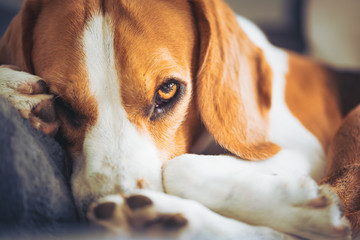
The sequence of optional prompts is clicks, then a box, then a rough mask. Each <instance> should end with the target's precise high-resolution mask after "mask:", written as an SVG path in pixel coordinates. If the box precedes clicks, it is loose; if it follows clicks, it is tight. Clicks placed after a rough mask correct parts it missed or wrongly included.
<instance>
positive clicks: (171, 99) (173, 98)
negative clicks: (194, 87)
mask: <svg viewBox="0 0 360 240" xmlns="http://www.w3.org/2000/svg"><path fill="white" fill-rule="evenodd" d="M184 92H185V84H184V83H181V82H179V81H177V80H175V79H170V80H169V81H167V82H166V83H164V84H162V85H161V86H160V87H159V88H158V90H157V91H156V93H155V96H154V105H153V107H152V111H151V116H150V119H151V120H155V119H157V118H159V117H161V116H162V115H164V114H165V113H166V112H168V111H169V110H171V109H172V108H173V107H174V106H175V103H176V102H177V100H179V98H180V97H181V96H182V95H183V93H184Z"/></svg>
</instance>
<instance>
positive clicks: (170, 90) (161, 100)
mask: <svg viewBox="0 0 360 240" xmlns="http://www.w3.org/2000/svg"><path fill="white" fill-rule="evenodd" d="M177 92H178V85H177V84H176V83H174V82H168V83H165V84H163V85H161V87H160V88H159V90H158V91H157V96H156V100H155V103H156V107H159V106H161V105H163V104H165V103H168V102H169V101H170V100H171V99H173V98H174V97H175V95H176V93H177Z"/></svg>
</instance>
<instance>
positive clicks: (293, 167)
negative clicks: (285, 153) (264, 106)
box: [237, 16, 325, 180]
mask: <svg viewBox="0 0 360 240" xmlns="http://www.w3.org/2000/svg"><path fill="white" fill-rule="evenodd" d="M237 19H238V22H239V24H240V26H241V27H242V29H243V30H244V31H245V32H246V34H247V36H248V37H249V38H250V39H251V40H252V41H253V42H254V43H255V44H256V45H257V46H258V47H260V48H261V49H262V50H263V53H264V55H265V58H266V60H267V61H268V63H269V65H270V67H271V70H272V73H273V77H272V84H273V85H272V86H273V87H272V99H271V110H270V116H269V117H270V129H269V130H270V132H269V134H270V140H271V141H272V142H274V143H276V144H278V145H279V146H280V147H282V148H283V149H289V150H290V149H291V150H296V151H297V153H295V154H296V155H298V156H297V157H296V159H299V160H300V161H296V160H295V159H283V160H284V161H279V162H278V164H275V165H273V167H274V168H276V169H277V170H278V171H285V172H289V171H291V172H299V173H302V174H306V175H310V176H311V177H313V178H314V179H315V180H320V179H321V177H323V175H324V170H325V154H324V151H323V148H322V146H321V144H320V142H319V141H318V140H317V138H316V137H315V136H314V135H313V134H311V133H310V132H309V131H308V130H307V129H306V128H305V127H304V126H303V125H302V124H301V122H300V121H299V120H298V119H297V118H296V117H295V116H294V115H292V114H291V112H290V110H289V109H288V107H287V105H286V102H285V83H286V79H285V75H286V74H287V72H288V56H287V53H286V52H285V51H284V50H281V49H279V48H276V47H274V46H272V45H271V44H270V43H269V42H268V41H267V39H266V37H265V36H264V34H263V33H262V32H261V31H260V30H259V28H257V27H256V26H255V25H254V24H253V23H252V22H250V21H249V20H247V19H245V18H243V17H240V16H238V17H237Z"/></svg>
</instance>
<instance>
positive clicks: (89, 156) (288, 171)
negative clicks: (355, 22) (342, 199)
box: [0, 0, 350, 239]
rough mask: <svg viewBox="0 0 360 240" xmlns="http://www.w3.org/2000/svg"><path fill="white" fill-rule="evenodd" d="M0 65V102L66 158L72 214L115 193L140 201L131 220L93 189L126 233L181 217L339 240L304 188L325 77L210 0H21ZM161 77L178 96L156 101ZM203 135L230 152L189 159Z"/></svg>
mask: <svg viewBox="0 0 360 240" xmlns="http://www.w3.org/2000/svg"><path fill="white" fill-rule="evenodd" d="M0 64H4V66H2V67H1V68H0V96H2V97H5V98H7V99H8V100H9V101H10V102H11V103H12V104H13V106H14V107H15V108H17V109H18V110H19V111H20V112H21V114H22V115H23V116H24V117H26V118H29V119H30V121H31V122H32V123H33V125H34V126H35V127H36V128H38V129H40V130H42V131H44V132H47V133H52V134H55V132H56V131H57V130H58V132H57V137H58V139H59V140H60V141H61V142H62V144H63V146H64V147H65V148H66V149H67V150H68V151H69V153H70V154H71V155H72V157H73V175H72V190H73V194H74V197H75V200H76V203H77V206H78V208H79V209H80V210H86V209H87V207H88V206H89V203H90V202H91V201H93V200H96V199H99V198H101V197H104V196H106V195H109V194H116V193H122V194H138V195H137V196H142V197H143V199H144V198H146V199H148V200H149V201H150V202H151V203H152V204H150V205H152V207H151V210H149V209H148V211H147V212H146V213H145V212H143V213H142V214H140V217H139V214H138V213H134V212H131V211H128V206H127V203H126V201H124V199H125V200H126V198H124V197H123V196H121V195H117V196H109V197H105V198H104V199H102V200H100V203H99V205H95V207H94V206H93V207H92V208H91V209H90V213H89V218H90V219H92V220H93V221H95V222H98V223H100V224H103V225H105V226H107V227H109V228H111V229H113V230H115V231H120V232H123V233H130V232H131V227H132V223H133V222H136V221H134V219H135V220H138V221H140V219H141V221H143V220H144V219H145V220H146V219H148V220H149V221H151V220H153V219H152V218H154V216H157V217H158V216H160V215H161V216H163V215H164V214H165V215H166V214H167V215H166V216H168V215H169V214H170V215H171V214H175V215H176V214H177V213H181V214H182V215H181V216H182V217H181V218H183V220H184V219H186V220H185V222H186V223H187V224H185V225H186V227H185V228H184V229H182V232H181V234H182V235H180V236H181V237H193V238H195V237H203V238H206V237H209V236H212V237H214V236H217V237H223V238H227V239H241V238H242V239H260V238H261V239H263V238H262V237H266V239H279V238H289V239H290V238H291V237H290V236H285V235H284V234H282V233H279V232H285V233H290V234H294V235H297V236H301V237H304V238H310V239H344V238H346V237H349V232H350V230H349V227H348V225H349V224H348V222H347V220H346V219H345V218H344V217H343V215H342V212H341V209H340V208H339V206H338V203H339V202H338V199H337V197H336V195H335V194H334V193H333V192H332V190H331V189H330V187H329V186H327V185H325V186H321V187H319V186H318V185H317V184H316V182H315V181H317V180H320V179H321V178H322V177H323V176H324V172H325V164H326V162H325V155H326V154H325V153H326V151H327V148H328V146H329V143H330V140H331V138H332V137H333V135H334V134H335V131H336V130H337V128H338V127H339V125H340V123H341V119H342V116H341V113H340V107H339V102H338V99H337V92H336V89H335V87H334V82H333V79H332V75H331V71H329V70H327V69H325V68H324V67H323V66H321V65H320V64H318V63H316V62H313V61H311V60H309V59H306V58H304V57H301V56H298V55H296V54H294V53H291V52H287V51H284V50H282V49H278V48H276V47H274V46H272V45H271V44H270V43H269V42H268V41H267V39H266V37H265V36H264V35H263V34H262V32H261V31H260V30H259V29H258V28H257V27H256V26H255V25H253V24H252V23H251V22H249V21H248V20H246V19H244V18H242V17H236V16H235V15H234V14H233V13H232V11H231V10H230V9H229V8H228V7H227V6H226V4H225V3H223V2H222V1H220V0H190V1H184V0H174V1H158V0H149V1H147V2H146V4H144V3H141V2H140V1H125V0H124V1H115V0H106V1H105V0H104V1H101V0H92V1H74V0H66V1H64V0H62V1H54V0H28V1H26V2H25V4H24V7H23V9H22V11H21V12H20V13H19V15H18V16H17V17H16V18H15V19H14V20H13V22H12V23H11V24H10V26H9V29H8V31H7V33H6V34H5V36H4V37H3V38H2V39H1V41H0ZM5 64H7V65H15V66H17V67H19V68H20V70H21V71H18V70H16V69H14V68H11V67H8V66H5ZM25 72H27V73H25ZM31 74H34V75H36V76H34V75H31ZM37 76H40V77H41V78H40V77H37ZM41 79H44V81H45V82H46V84H47V87H44V85H43V83H44V82H43V81H39V80H41ZM168 82H173V83H174V84H175V85H176V87H177V92H176V95H175V97H174V99H173V100H171V101H170V102H169V104H167V103H166V104H165V105H162V104H164V103H160V105H159V104H158V103H157V95H156V94H157V93H158V91H159V89H161V87H162V86H163V85H164V84H165V85H166V84H167V83H168ZM47 89H48V90H49V93H48V92H47ZM54 95H55V100H54V101H53V102H54V104H55V108H54V109H55V111H56V116H57V118H54V117H51V118H50V120H49V119H47V120H46V121H45V120H44V119H43V118H44V116H43V115H46V116H48V115H53V113H51V109H52V107H51V106H52V105H51V104H52V101H49V100H51V99H52V98H53V96H54ZM44 100H46V101H45V103H44ZM43 109H47V111H44V110H43ZM49 109H50V110H49ZM44 112H45V113H44ZM40 113H41V114H40ZM214 141H215V142H217V143H218V144H219V145H220V146H221V147H222V150H225V151H227V152H228V153H231V154H230V155H212V156H210V155H199V154H197V153H203V152H204V151H205V152H206V151H207V150H209V146H210V145H211V144H212V143H213V142H214ZM210 150H211V149H210ZM188 153H192V154H188ZM168 160H170V161H168ZM249 160H250V161H249ZM144 188H145V189H146V190H145V189H144ZM161 192H166V193H167V194H164V193H161ZM139 194H140V195H139ZM170 194H171V195H175V196H177V197H175V196H171V195H170ZM179 197H182V198H188V199H192V200H195V201H197V202H198V203H196V202H194V201H189V200H185V199H182V198H179ZM149 201H147V204H145V205H149V204H148V203H149ZM145 202H146V201H145ZM104 203H106V204H108V203H114V204H113V205H111V206H112V207H111V209H112V213H111V214H108V215H109V216H107V217H106V218H105V219H100V217H99V215H98V214H96V211H95V210H94V209H102V207H101V206H105V205H106V204H105V205H104ZM199 203H201V204H202V205H200V204H199ZM106 206H108V205H106ZM204 206H205V207H204ZM97 207H98V208H97ZM103 209H106V207H105V208H103ZM114 209H116V210H114ZM209 209H211V210H212V211H211V210H209ZM149 211H151V214H149ZM213 211H214V212H216V213H219V214H221V215H223V216H226V217H223V216H221V215H219V214H216V213H214V212H213ZM176 216H179V215H176ZM180 222H181V221H180ZM183 223H184V222H183ZM248 224H252V225H260V226H266V227H269V228H264V227H256V226H251V225H248ZM180 225H181V224H180ZM270 228H272V229H274V230H271V229H270ZM277 231H279V232H277Z"/></svg>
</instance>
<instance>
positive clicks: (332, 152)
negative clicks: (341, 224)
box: [322, 106, 360, 239]
mask: <svg viewBox="0 0 360 240" xmlns="http://www.w3.org/2000/svg"><path fill="white" fill-rule="evenodd" d="M359 135H360V106H358V107H356V108H355V109H354V110H353V111H351V112H350V113H349V114H348V115H347V116H346V118H345V120H344V121H343V123H342V125H341V127H340V128H339V130H338V132H337V133H336V135H335V137H334V139H333V140H332V142H331V145H330V148H329V154H328V166H327V171H326V177H325V178H324V179H323V180H322V182H323V183H327V184H330V185H331V187H332V189H333V190H334V191H335V192H336V193H337V194H338V196H339V198H340V199H341V201H342V203H343V204H344V210H345V216H347V217H348V219H349V221H350V222H351V225H352V234H353V239H360V204H359V201H360V139H359Z"/></svg>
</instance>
